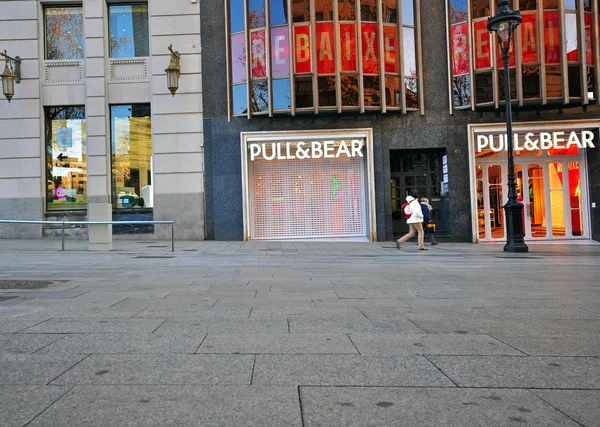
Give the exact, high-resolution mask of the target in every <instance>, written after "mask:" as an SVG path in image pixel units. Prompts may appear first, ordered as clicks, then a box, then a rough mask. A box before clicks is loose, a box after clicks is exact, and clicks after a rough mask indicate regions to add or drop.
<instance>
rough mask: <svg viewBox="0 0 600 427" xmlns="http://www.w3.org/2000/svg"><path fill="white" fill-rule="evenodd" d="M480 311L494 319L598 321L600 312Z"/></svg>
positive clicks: (584, 310) (490, 309) (531, 309)
mask: <svg viewBox="0 0 600 427" xmlns="http://www.w3.org/2000/svg"><path fill="white" fill-rule="evenodd" d="M481 311H482V312H483V313H485V314H487V315H488V316H491V317H494V318H496V319H551V320H557V319H560V320H577V319H596V320H597V319H600V312H594V311H592V310H586V309H583V308H484V309H481Z"/></svg>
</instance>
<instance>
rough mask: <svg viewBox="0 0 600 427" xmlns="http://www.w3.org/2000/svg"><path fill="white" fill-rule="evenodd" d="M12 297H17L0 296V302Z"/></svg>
mask: <svg viewBox="0 0 600 427" xmlns="http://www.w3.org/2000/svg"><path fill="white" fill-rule="evenodd" d="M14 298H17V297H0V302H2V301H8V300H9V299H14Z"/></svg>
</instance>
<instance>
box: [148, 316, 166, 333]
mask: <svg viewBox="0 0 600 427" xmlns="http://www.w3.org/2000/svg"><path fill="white" fill-rule="evenodd" d="M167 320H169V317H167V318H166V319H165V320H164V321H163V322H162V323H161V324H160V325H158V326H157V327H156V329H154V330H153V331H152V332H150V333H151V334H153V333H154V332H156V331H157V330H158V328H160V327H161V326H162V325H164V324H165V323H167Z"/></svg>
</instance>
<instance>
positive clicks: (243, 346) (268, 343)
mask: <svg viewBox="0 0 600 427" xmlns="http://www.w3.org/2000/svg"><path fill="white" fill-rule="evenodd" d="M198 353H241V354H244V353H246V354H358V351H357V350H356V347H355V346H354V345H353V344H352V341H350V339H349V338H348V336H347V335H342V334H337V335H333V334H322V335H321V334H317V335H312V334H302V335H299V334H292V335H284V334H279V335H277V334H252V335H245V334H243V335H239V334H236V335H233V334H229V335H224V334H208V336H207V337H206V339H205V340H204V341H203V342H202V345H201V346H200V348H199V349H198Z"/></svg>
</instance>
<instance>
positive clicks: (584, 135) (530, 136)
mask: <svg viewBox="0 0 600 427" xmlns="http://www.w3.org/2000/svg"><path fill="white" fill-rule="evenodd" d="M506 140H507V138H506V135H477V152H478V153H481V152H482V151H483V150H484V149H487V150H491V151H494V152H496V153H498V152H500V151H506V150H507V144H506V143H505V141H506ZM593 140H594V133H593V132H591V131H589V130H584V131H582V132H581V138H580V137H579V135H578V133H577V132H571V133H568V132H540V133H539V134H538V135H536V134H535V133H533V132H529V133H527V134H525V138H524V140H523V141H520V140H519V134H517V133H515V134H514V137H513V141H514V143H513V149H514V150H515V151H523V150H526V151H534V150H550V149H554V150H560V149H568V148H571V147H577V148H595V145H594V143H593Z"/></svg>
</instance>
